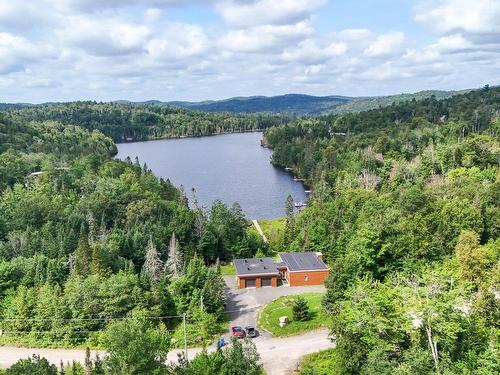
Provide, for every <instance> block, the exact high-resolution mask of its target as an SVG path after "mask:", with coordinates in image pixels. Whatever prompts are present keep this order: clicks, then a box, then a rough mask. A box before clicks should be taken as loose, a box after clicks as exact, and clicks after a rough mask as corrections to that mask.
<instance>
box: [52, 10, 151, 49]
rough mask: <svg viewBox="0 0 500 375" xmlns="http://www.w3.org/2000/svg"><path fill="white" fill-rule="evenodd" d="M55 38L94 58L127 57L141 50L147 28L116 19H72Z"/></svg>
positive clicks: (144, 42) (146, 37)
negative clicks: (57, 37)
mask: <svg viewBox="0 0 500 375" xmlns="http://www.w3.org/2000/svg"><path fill="white" fill-rule="evenodd" d="M58 35H59V38H60V39H61V40H63V41H65V42H67V43H69V44H70V45H73V46H75V47H78V48H81V49H83V50H85V51H86V52H87V53H89V54H91V55H95V56H113V55H127V54H131V53H137V52H139V51H143V50H144V46H145V44H146V42H147V40H148V37H149V35H150V30H149V29H148V27H147V26H144V25H140V24H134V23H127V22H123V21H121V20H119V19H110V18H104V17H103V18H95V17H92V18H90V17H82V16H72V17H68V26H67V27H66V28H65V29H63V30H60V31H59V32H58Z"/></svg>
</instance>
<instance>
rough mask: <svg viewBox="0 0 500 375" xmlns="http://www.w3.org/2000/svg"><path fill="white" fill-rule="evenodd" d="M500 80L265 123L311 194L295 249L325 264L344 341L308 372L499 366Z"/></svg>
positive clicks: (327, 303)
mask: <svg viewBox="0 0 500 375" xmlns="http://www.w3.org/2000/svg"><path fill="white" fill-rule="evenodd" d="M499 135H500V88H488V87H485V88H484V89H482V90H478V91H473V92H470V93H467V94H465V95H460V96H456V97H453V98H450V99H445V100H441V101H438V100H436V99H435V98H430V99H425V100H422V101H408V102H404V103H400V104H398V105H392V106H389V107H386V108H382V109H377V110H372V111H368V112H363V113H359V114H345V115H340V116H336V115H332V116H326V117H322V118H318V119H308V120H297V121H295V122H293V123H291V124H288V125H285V126H282V127H278V128H273V129H269V130H268V131H266V133H265V140H266V142H267V144H268V145H269V146H270V147H272V148H273V150H274V154H273V162H274V163H275V164H276V165H280V166H283V167H289V168H293V169H294V171H295V172H296V173H297V174H299V175H300V176H304V177H305V178H307V179H308V181H309V183H310V184H311V186H312V189H313V199H312V201H311V202H310V203H311V204H310V205H309V207H308V208H307V209H305V210H304V211H302V212H301V213H300V214H299V215H298V216H297V217H295V218H289V219H288V220H287V227H286V230H285V239H284V240H285V243H286V244H288V246H289V247H290V249H292V250H293V249H296V250H300V249H306V250H312V251H321V252H322V253H323V254H324V258H325V259H326V260H327V261H328V264H329V265H330V267H331V275H330V278H329V280H328V285H327V287H328V292H327V295H326V298H325V300H324V302H323V306H324V308H325V310H326V311H327V313H328V314H329V315H330V317H331V320H330V321H331V323H330V328H331V332H332V335H333V337H334V338H335V340H336V343H337V348H336V349H333V350H331V351H328V352H326V353H322V354H320V355H317V356H312V357H311V358H309V359H308V360H307V361H306V362H305V364H304V365H303V366H302V369H301V371H302V373H303V374H339V375H340V374H342V375H345V374H353V375H354V374H366V375H368V374H387V375H389V374H398V375H399V374H405V375H406V374H408V375H409V374H412V375H415V374H422V375H424V374H425V375H428V374H488V375H489V374H491V375H493V374H496V373H498V372H499V371H500V359H499V337H500V325H499V322H500V298H499V295H500V277H499V275H500V239H499V234H500V215H499V212H500V195H499V192H500V141H499Z"/></svg>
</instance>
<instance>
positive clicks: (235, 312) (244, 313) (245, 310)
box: [224, 276, 325, 340]
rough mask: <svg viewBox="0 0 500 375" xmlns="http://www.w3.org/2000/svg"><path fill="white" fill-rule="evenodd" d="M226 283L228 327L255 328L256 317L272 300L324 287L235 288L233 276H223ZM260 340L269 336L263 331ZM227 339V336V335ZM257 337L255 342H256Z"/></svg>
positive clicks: (317, 290) (321, 290) (319, 289)
mask: <svg viewBox="0 0 500 375" xmlns="http://www.w3.org/2000/svg"><path fill="white" fill-rule="evenodd" d="M224 281H225V282H226V285H227V286H226V289H225V293H226V304H227V305H226V310H227V311H228V315H229V327H231V326H242V327H245V326H247V325H253V326H254V327H256V328H257V329H258V327H257V317H258V315H259V311H260V310H261V309H262V307H263V306H264V305H266V304H268V303H269V302H271V301H273V300H274V299H276V298H278V297H281V296H287V295H294V294H302V293H307V292H324V291H325V287H324V286H296V287H285V286H280V287H278V288H272V287H266V288H248V289H238V288H236V280H235V278H234V276H224ZM259 333H260V336H259V337H262V338H270V337H271V335H270V334H269V333H267V332H265V331H259ZM227 336H228V337H229V334H228V335H227ZM259 337H257V338H256V339H255V340H258V339H259Z"/></svg>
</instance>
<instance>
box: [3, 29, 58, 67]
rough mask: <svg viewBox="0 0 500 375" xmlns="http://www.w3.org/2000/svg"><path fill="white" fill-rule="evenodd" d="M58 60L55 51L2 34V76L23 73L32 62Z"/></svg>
mask: <svg viewBox="0 0 500 375" xmlns="http://www.w3.org/2000/svg"><path fill="white" fill-rule="evenodd" d="M46 58H56V53H55V51H54V50H53V49H52V48H50V47H48V46H46V45H45V44H44V45H39V44H33V43H31V42H30V41H28V40H27V39H25V38H23V37H20V36H15V35H12V34H9V33H0V74H7V73H12V72H18V71H23V70H26V69H27V68H28V65H29V64H30V63H32V62H36V61H38V60H41V59H46Z"/></svg>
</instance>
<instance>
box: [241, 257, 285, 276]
mask: <svg viewBox="0 0 500 375" xmlns="http://www.w3.org/2000/svg"><path fill="white" fill-rule="evenodd" d="M233 263H234V266H235V268H236V274H237V275H253V274H274V275H277V274H278V269H277V268H276V264H275V263H274V262H273V260H272V259H271V258H247V259H235V260H234V262H233Z"/></svg>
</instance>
